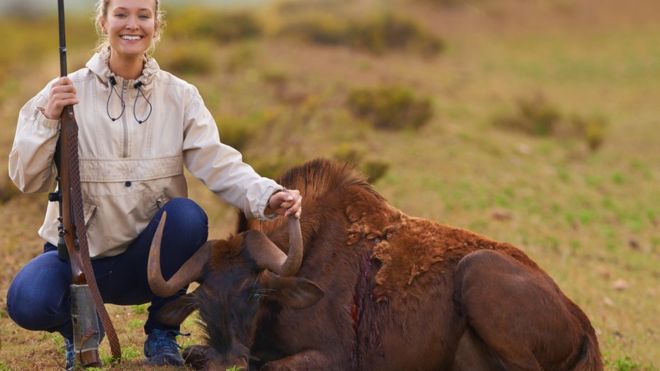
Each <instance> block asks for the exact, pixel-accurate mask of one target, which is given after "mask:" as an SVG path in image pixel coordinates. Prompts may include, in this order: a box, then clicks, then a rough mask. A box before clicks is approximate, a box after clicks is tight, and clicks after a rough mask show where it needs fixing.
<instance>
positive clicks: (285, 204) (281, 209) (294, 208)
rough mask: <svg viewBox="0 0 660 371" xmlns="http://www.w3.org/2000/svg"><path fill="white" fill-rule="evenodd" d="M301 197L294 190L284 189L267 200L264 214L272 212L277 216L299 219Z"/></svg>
mask: <svg viewBox="0 0 660 371" xmlns="http://www.w3.org/2000/svg"><path fill="white" fill-rule="evenodd" d="M301 204H302V197H301V196H300V192H298V190H296V189H286V190H282V191H278V192H275V193H273V194H272V195H271V196H270V198H269V199H268V208H267V209H266V212H267V214H268V212H269V211H270V212H274V213H276V214H278V215H284V216H289V215H295V216H296V218H300V213H301V211H302V208H301Z"/></svg>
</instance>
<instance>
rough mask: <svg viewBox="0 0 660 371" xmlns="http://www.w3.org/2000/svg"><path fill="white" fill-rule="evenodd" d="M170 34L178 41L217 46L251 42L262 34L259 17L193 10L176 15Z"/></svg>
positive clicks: (170, 27)
mask: <svg viewBox="0 0 660 371" xmlns="http://www.w3.org/2000/svg"><path fill="white" fill-rule="evenodd" d="M167 30H168V31H167V32H168V33H169V34H171V35H172V37H174V38H177V39H200V38H205V39H211V40H214V41H216V42H218V43H229V42H234V41H238V40H245V39H252V38H256V37H259V36H261V34H262V33H263V31H262V29H261V27H260V25H259V22H258V20H257V18H256V16H255V15H254V14H252V13H250V12H248V11H226V10H225V11H223V10H218V9H208V8H203V7H202V8H199V7H191V8H188V9H186V10H185V11H183V12H181V13H177V16H176V18H173V19H172V21H171V22H170V23H169V25H168V28H167Z"/></svg>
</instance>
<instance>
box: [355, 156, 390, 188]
mask: <svg viewBox="0 0 660 371" xmlns="http://www.w3.org/2000/svg"><path fill="white" fill-rule="evenodd" d="M389 168H390V164H388V163H387V162H385V161H379V160H374V161H367V162H365V163H364V165H363V166H362V171H363V172H364V173H365V174H366V175H367V179H368V180H369V182H370V183H375V182H377V181H378V179H380V178H382V177H383V176H384V175H385V174H386V173H387V170H388V169H389Z"/></svg>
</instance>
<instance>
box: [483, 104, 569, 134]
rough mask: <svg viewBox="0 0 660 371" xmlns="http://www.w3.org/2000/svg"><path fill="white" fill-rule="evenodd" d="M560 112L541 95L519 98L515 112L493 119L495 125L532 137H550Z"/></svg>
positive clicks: (559, 117) (559, 118)
mask: <svg viewBox="0 0 660 371" xmlns="http://www.w3.org/2000/svg"><path fill="white" fill-rule="evenodd" d="M561 117H562V115H561V112H560V111H559V109H557V107H555V106H553V105H552V104H550V103H549V102H548V101H547V100H546V99H545V97H544V96H543V95H541V94H536V95H533V96H532V97H527V98H521V99H519V100H518V102H517V107H516V112H514V113H513V114H511V115H503V116H499V117H496V118H495V125H497V126H499V127H502V128H505V129H511V130H515V131H520V132H523V133H525V134H532V135H541V136H544V135H550V134H552V133H553V130H555V128H556V126H557V124H558V123H559V121H560V120H561Z"/></svg>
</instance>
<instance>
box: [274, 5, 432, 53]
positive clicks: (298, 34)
mask: <svg viewBox="0 0 660 371" xmlns="http://www.w3.org/2000/svg"><path fill="white" fill-rule="evenodd" d="M280 33H281V34H283V35H286V36H291V37H295V38H299V39H301V40H303V41H306V42H309V43H313V44H319V45H343V46H348V47H353V48H356V49H360V50H366V51H368V52H371V53H374V54H382V53H385V52H387V51H390V50H411V51H417V52H421V53H423V54H428V55H432V54H435V53H438V52H440V51H441V50H442V48H443V47H444V44H443V42H442V40H440V39H439V38H437V37H435V36H433V35H431V34H429V33H428V32H426V31H424V30H422V29H421V27H420V26H418V24H417V23H415V22H414V21H412V20H410V19H405V18H401V17H397V16H394V15H392V14H390V13H385V14H381V15H378V16H374V17H371V18H365V19H347V18H342V17H340V16H337V15H332V14H330V13H324V14H318V13H312V14H308V15H305V16H301V17H299V18H298V19H297V20H295V21H292V22H290V23H289V24H288V25H286V26H285V27H284V28H283V29H282V31H281V32H280Z"/></svg>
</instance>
